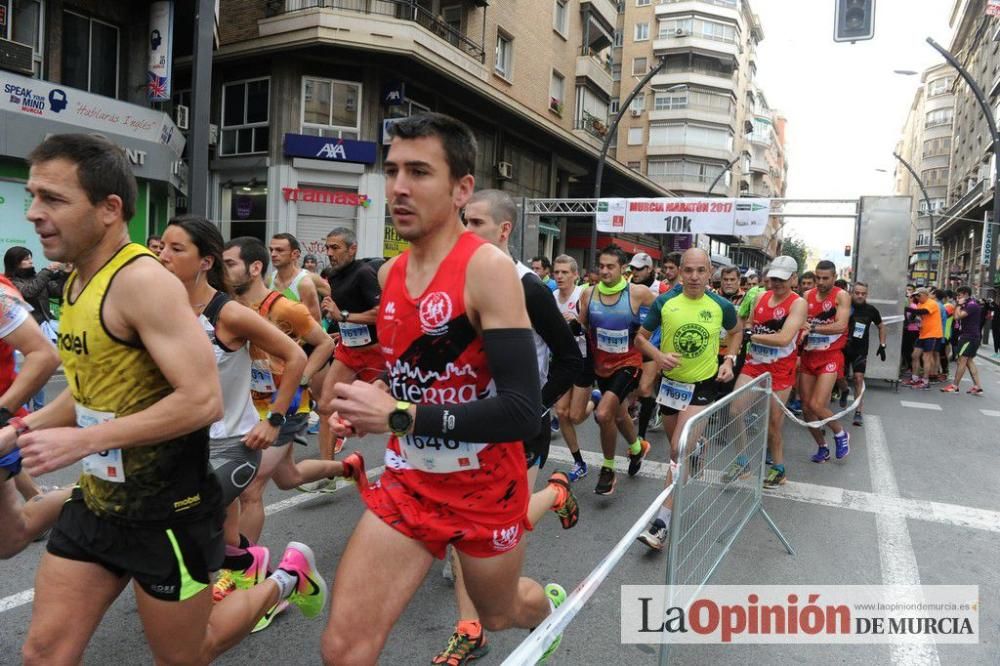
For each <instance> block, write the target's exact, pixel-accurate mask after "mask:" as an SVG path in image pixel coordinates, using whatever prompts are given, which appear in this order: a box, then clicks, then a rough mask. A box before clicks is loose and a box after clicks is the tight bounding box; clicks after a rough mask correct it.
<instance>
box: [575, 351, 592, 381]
mask: <svg viewBox="0 0 1000 666" xmlns="http://www.w3.org/2000/svg"><path fill="white" fill-rule="evenodd" d="M593 385H594V359H593V358H592V357H591V356H590V354H587V355H586V356H584V357H583V370H581V371H580V374H579V375H577V376H576V379H574V380H573V386H579V387H580V388H590V387H591V386H593Z"/></svg>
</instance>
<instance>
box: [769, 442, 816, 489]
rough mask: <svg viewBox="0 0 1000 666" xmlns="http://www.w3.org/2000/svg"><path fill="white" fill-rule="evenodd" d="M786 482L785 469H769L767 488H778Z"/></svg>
mask: <svg viewBox="0 0 1000 666" xmlns="http://www.w3.org/2000/svg"><path fill="white" fill-rule="evenodd" d="M824 448H825V447H824ZM827 455H829V451H827ZM784 483H785V470H783V469H778V468H777V467H771V468H770V469H769V470H767V476H765V477H764V488H765V489H771V488H777V487H778V486H780V485H782V484H784Z"/></svg>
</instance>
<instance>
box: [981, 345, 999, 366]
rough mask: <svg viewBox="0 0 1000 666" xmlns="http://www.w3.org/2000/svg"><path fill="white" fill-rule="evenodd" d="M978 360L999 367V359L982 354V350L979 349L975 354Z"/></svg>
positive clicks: (987, 353)
mask: <svg viewBox="0 0 1000 666" xmlns="http://www.w3.org/2000/svg"><path fill="white" fill-rule="evenodd" d="M980 359H982V360H983V361H986V362H987V363H992V364H993V365H995V366H997V367H1000V358H993V355H992V354H990V353H989V352H985V353H984V351H983V349H982V348H980V350H979V352H978V353H977V354H976V360H980Z"/></svg>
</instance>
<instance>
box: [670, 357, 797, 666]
mask: <svg viewBox="0 0 1000 666" xmlns="http://www.w3.org/2000/svg"><path fill="white" fill-rule="evenodd" d="M772 395H773V394H772V392H771V374H770V373H765V374H764V375H761V376H760V377H757V378H756V379H754V380H753V381H752V382H750V383H748V384H746V385H745V386H743V387H741V388H740V389H739V390H737V391H734V392H733V393H731V394H730V395H728V396H726V397H725V398H723V399H722V400H719V401H718V402H715V403H713V404H712V405H711V406H709V407H708V408H706V409H704V410H703V411H701V412H699V413H698V414H696V415H695V416H694V417H693V418H691V419H690V420H689V421H688V422H687V423H686V424H685V425H684V429H683V430H682V431H681V436H680V445H679V451H678V454H677V471H676V472H675V475H674V507H673V513H672V514H671V518H670V543H669V545H668V555H667V578H666V583H667V585H671V586H677V585H687V586H694V587H693V588H692V589H694V590H696V592H695V594H697V590H699V589H700V588H701V587H702V586H703V585H705V584H706V583H707V582H708V580H709V579H710V578H711V577H712V574H714V573H715V570H716V569H717V568H718V567H719V564H721V563H722V560H723V559H724V558H725V556H726V554H727V553H729V550H730V549H731V548H732V545H733V543H734V542H735V541H736V539H737V537H739V535H740V532H742V531H743V528H744V527H746V525H747V523H748V522H750V519H751V518H753V517H754V516H755V515H757V514H758V513H759V514H760V515H761V516H762V517H763V518H764V520H765V521H766V522H767V524H768V526H770V528H771V530H773V531H774V533H775V535H776V536H777V537H778V539H779V540H780V541H781V543H782V544H783V545H784V546H785V549H786V550H787V551H788V553H789V554H790V555H794V554H795V550H794V549H793V548H792V546H791V544H789V543H788V540H787V539H785V536H784V535H783V534H782V533H781V530H779V529H778V527H777V525H775V524H774V521H773V520H771V517H770V516H769V515H768V514H767V511H765V510H764V504H763V487H764V475H765V473H766V472H767V465H766V463H765V462H764V461H765V456H766V454H767V432H768V424H769V419H768V410H769V407H770V402H771V399H772ZM695 594H691V595H689V596H687V597H685V598H678V597H670V601H669V604H668V605H669V606H670V607H675V606H680V607H683V608H686V607H687V606H688V605H689V604H690V603H691V601H693V599H694V596H695ZM669 651H670V644H669V643H664V644H663V645H662V646H661V649H660V664H661V666H665V664H666V663H667V660H668V658H669Z"/></svg>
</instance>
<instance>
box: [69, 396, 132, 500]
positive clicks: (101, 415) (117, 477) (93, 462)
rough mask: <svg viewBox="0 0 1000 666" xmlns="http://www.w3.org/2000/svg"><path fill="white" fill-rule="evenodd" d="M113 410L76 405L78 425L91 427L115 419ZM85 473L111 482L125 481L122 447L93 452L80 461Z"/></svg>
mask: <svg viewBox="0 0 1000 666" xmlns="http://www.w3.org/2000/svg"><path fill="white" fill-rule="evenodd" d="M114 420H115V415H114V413H113V412H98V411H95V410H93V409H88V408H86V407H83V406H81V405H76V425H77V426H78V427H80V428H89V427H90V426H92V425H97V424H98V423H107V422H108V421H114ZM80 462H81V463H82V465H83V473H84V474H89V475H90V476H94V477H97V478H98V479H101V480H102V481H110V482H111V483H125V463H124V461H123V460H122V450H121V449H108V450H107V451H101V452H100V453H91V454H90V455H89V456H87V457H86V458H84V459H83V460H81V461H80Z"/></svg>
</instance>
